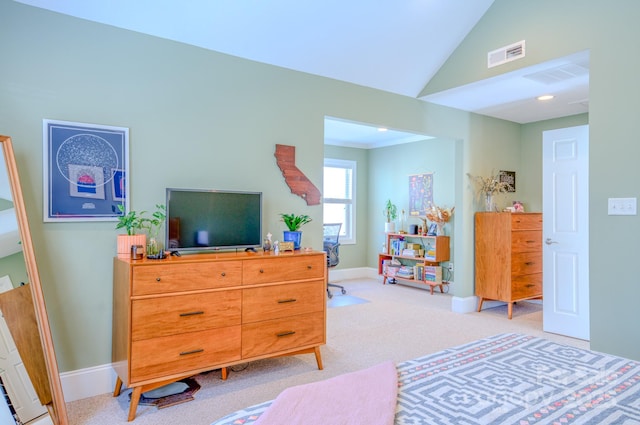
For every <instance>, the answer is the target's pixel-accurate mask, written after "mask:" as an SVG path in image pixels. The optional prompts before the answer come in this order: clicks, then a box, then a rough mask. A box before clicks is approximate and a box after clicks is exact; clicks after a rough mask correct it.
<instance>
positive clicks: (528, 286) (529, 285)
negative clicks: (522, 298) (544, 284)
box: [524, 283, 536, 288]
mask: <svg viewBox="0 0 640 425" xmlns="http://www.w3.org/2000/svg"><path fill="white" fill-rule="evenodd" d="M534 286H536V285H534V284H533V283H529V284H528V285H524V287H525V288H533V287H534Z"/></svg>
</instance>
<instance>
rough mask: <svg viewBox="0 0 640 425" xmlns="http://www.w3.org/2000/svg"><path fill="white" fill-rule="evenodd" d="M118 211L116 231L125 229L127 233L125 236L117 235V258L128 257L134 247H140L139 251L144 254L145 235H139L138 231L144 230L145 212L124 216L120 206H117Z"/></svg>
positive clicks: (122, 207)
mask: <svg viewBox="0 0 640 425" xmlns="http://www.w3.org/2000/svg"><path fill="white" fill-rule="evenodd" d="M118 210H119V211H120V214H121V215H120V216H119V217H118V224H116V229H125V230H126V232H127V233H126V234H120V235H118V256H127V257H128V256H129V255H130V254H131V247H132V246H134V245H136V246H142V249H141V251H142V252H143V253H144V249H145V246H146V244H147V243H146V242H147V235H146V234H144V233H140V231H141V230H143V228H144V224H145V218H144V214H145V211H141V212H136V211H129V212H128V213H126V214H125V211H124V206H123V205H122V204H118Z"/></svg>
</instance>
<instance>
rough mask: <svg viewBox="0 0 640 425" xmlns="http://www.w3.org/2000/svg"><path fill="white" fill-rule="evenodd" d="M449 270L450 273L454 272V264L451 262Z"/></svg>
mask: <svg viewBox="0 0 640 425" xmlns="http://www.w3.org/2000/svg"><path fill="white" fill-rule="evenodd" d="M448 268H449V271H450V272H452V271H453V263H452V262H449V266H448Z"/></svg>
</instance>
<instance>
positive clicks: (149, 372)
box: [131, 326, 241, 384]
mask: <svg viewBox="0 0 640 425" xmlns="http://www.w3.org/2000/svg"><path fill="white" fill-rule="evenodd" d="M240 335H241V331H240V326H229V327H226V328H218V329H210V330H206V331H200V332H189V333H185V334H182V335H172V336H166V337H160V338H153V339H145V340H143V341H134V342H133V343H132V344H131V382H132V383H134V384H135V383H136V382H140V381H143V380H147V379H153V378H160V377H164V376H170V375H173V374H185V373H186V372H189V371H192V370H197V369H202V368H213V367H214V366H215V365H221V364H224V363H228V362H232V361H236V360H239V359H240Z"/></svg>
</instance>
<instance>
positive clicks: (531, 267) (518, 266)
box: [511, 252, 542, 279]
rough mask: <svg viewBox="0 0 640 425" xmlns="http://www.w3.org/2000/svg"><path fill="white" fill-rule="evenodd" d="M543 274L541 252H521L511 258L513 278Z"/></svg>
mask: <svg viewBox="0 0 640 425" xmlns="http://www.w3.org/2000/svg"><path fill="white" fill-rule="evenodd" d="M541 272H542V253H541V252H520V253H517V254H513V255H512V256H511V276H512V279H514V278H515V277H516V276H518V275H522V274H532V273H541Z"/></svg>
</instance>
